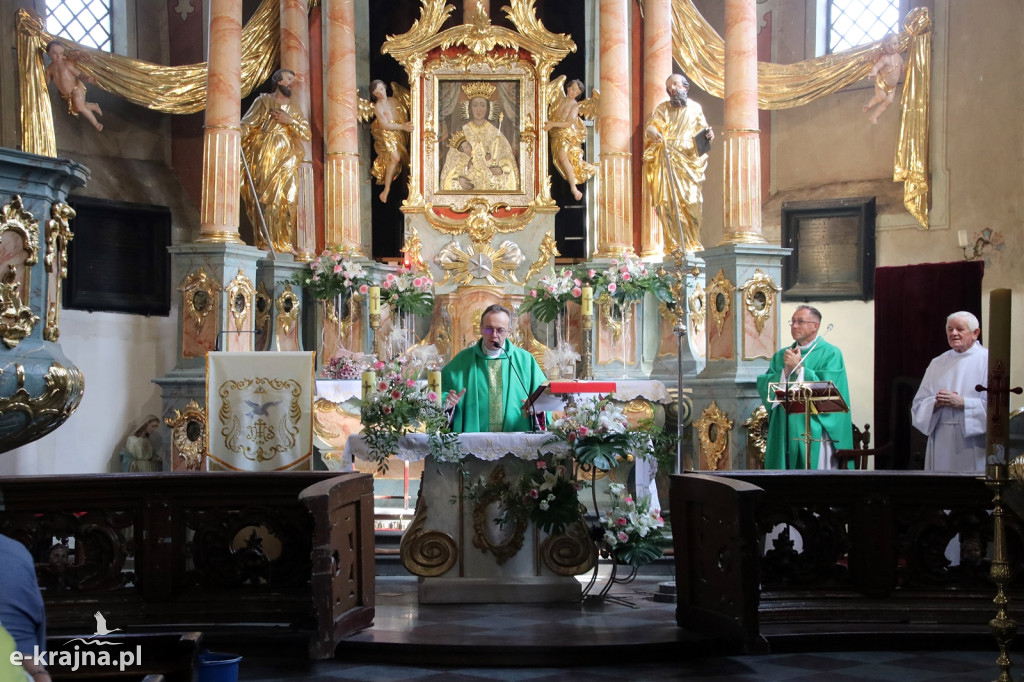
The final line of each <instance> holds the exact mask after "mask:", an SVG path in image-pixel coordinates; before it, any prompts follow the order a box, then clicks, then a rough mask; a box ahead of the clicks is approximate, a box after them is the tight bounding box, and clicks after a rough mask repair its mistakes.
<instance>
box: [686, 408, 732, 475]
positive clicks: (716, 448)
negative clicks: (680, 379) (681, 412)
mask: <svg viewBox="0 0 1024 682" xmlns="http://www.w3.org/2000/svg"><path fill="white" fill-rule="evenodd" d="M732 425H733V420H732V419H729V415H727V414H726V413H725V412H722V410H721V409H720V408H719V407H718V403H716V402H715V401H714V400H712V401H711V404H710V405H708V406H707V407H706V408H704V413H703V414H702V415H701V416H700V419H698V420H697V423H696V424H694V426H695V427H697V435H698V437H699V440H700V452H701V454H702V455H704V461H705V462H707V465H708V469H710V470H711V471H718V470H719V464H720V463H721V461H722V458H723V457H724V456H725V455H726V453H728V451H729V432H730V431H732ZM727 464H728V462H727Z"/></svg>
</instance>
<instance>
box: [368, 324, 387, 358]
mask: <svg viewBox="0 0 1024 682" xmlns="http://www.w3.org/2000/svg"><path fill="white" fill-rule="evenodd" d="M379 329H380V313H370V335H371V336H370V348H372V349H373V354H374V355H376V356H377V357H378V358H382V357H384V356H383V355H381V352H380V351H381V344H380V335H379V334H378V333H377V332H378V330H379Z"/></svg>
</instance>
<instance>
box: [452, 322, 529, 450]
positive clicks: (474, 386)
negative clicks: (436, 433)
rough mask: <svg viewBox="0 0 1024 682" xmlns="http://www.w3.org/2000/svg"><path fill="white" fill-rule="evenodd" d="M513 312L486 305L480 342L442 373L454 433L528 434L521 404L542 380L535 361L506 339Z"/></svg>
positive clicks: (464, 352) (526, 420)
mask: <svg viewBox="0 0 1024 682" xmlns="http://www.w3.org/2000/svg"><path fill="white" fill-rule="evenodd" d="M511 325H512V313H511V312H510V311H509V310H508V309H507V308H505V307H503V306H500V305H492V306H488V308H487V309H486V310H484V312H483V315H481V316H480V333H481V336H480V340H479V341H477V342H476V343H474V344H473V345H472V346H470V347H469V348H467V349H465V350H463V351H462V352H460V353H459V354H458V355H456V356H455V357H454V358H452V360H451V362H449V363H448V364H447V365H445V367H444V369H442V370H441V390H442V392H443V393H444V394H445V396H446V397H445V406H446V408H448V409H454V412H453V414H452V430H454V431H458V432H461V433H472V432H478V431H529V430H531V429H530V420H529V418H527V417H525V416H523V411H522V407H523V402H524V401H525V400H526V399H527V397H529V395H530V393H532V392H533V391H534V390H535V389H536V388H537V387H538V386H540V385H541V384H542V383H543V382H544V381H545V380H546V377H545V376H544V372H543V370H541V368H540V365H539V364H537V360H536V358H534V357H533V355H531V354H530V353H529V352H528V351H525V350H523V349H522V348H518V347H516V346H514V345H512V342H511V341H509V340H508V335H509V332H510V331H511Z"/></svg>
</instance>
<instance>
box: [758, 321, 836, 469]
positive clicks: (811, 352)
mask: <svg viewBox="0 0 1024 682" xmlns="http://www.w3.org/2000/svg"><path fill="white" fill-rule="evenodd" d="M820 326H821V313H820V312H818V310H817V309H815V308H812V307H811V306H800V307H798V308H797V309H796V311H795V312H794V313H793V319H791V320H790V321H789V330H790V333H791V334H792V335H793V341H794V343H793V345H791V346H789V347H787V348H783V349H782V350H780V351H779V352H777V353H776V354H775V356H774V357H772V361H771V364H770V365H769V367H768V371H767V372H766V373H764V374H762V375H761V376H759V377H758V378H757V391H758V393H759V394H760V395H761V400H762V401H763V402H764V406H765V409H767V410H768V446H767V449H766V450H765V456H764V468H765V469H804V468H810V469H834V468H836V462H835V459H834V453H835V451H836V450H837V449H838V450H843V449H846V450H848V449H850V448H852V447H853V426H852V421H851V420H850V413H849V412H829V413H812V414H811V419H810V424H811V433H810V438H811V445H810V462H809V463H808V462H806V461H805V460H806V452H807V446H806V441H805V437H806V436H805V433H804V432H805V430H806V416H805V415H804V413H803V412H802V411H801V412H798V413H794V412H789V418H788V420H787V418H786V415H787V409H786V405H784V404H783V403H782V401H780V400H778V399H777V398H776V395H775V391H774V390H772V389H770V388H769V384H772V388H775V386H776V385H781V387H786V386H792V387H794V390H796V389H795V386H796V385H797V384H799V383H802V382H821V381H831V382H832V383H833V384H835V387H836V389H838V391H839V394H840V395H841V396H842V398H843V400H844V401H845V402H846V404H847V405H849V404H850V388H849V384H848V383H847V381H846V364H845V363H844V362H843V354H842V352H841V351H840V350H839V349H838V348H836V347H835V346H833V345H832V344H830V343H829V342H828V341H825V339H824V338H822V336H819V334H818V328H819V327H820ZM830 326H831V325H830ZM787 422H788V427H787Z"/></svg>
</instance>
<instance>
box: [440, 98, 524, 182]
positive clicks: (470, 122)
mask: <svg viewBox="0 0 1024 682" xmlns="http://www.w3.org/2000/svg"><path fill="white" fill-rule="evenodd" d="M520 85H521V84H520V82H519V81H517V80H515V81H502V80H493V81H484V80H450V81H449V80H442V81H440V82H438V84H437V120H438V122H439V131H438V132H439V135H438V154H437V158H438V166H439V169H440V170H439V173H438V178H437V184H436V187H437V191H438V192H441V193H448V192H451V193H473V194H481V193H482V194H511V193H519V192H521V191H522V177H521V175H522V171H521V167H520V158H519V137H520V135H519V128H520V125H519V124H520V121H519V118H520V113H519V102H520Z"/></svg>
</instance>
